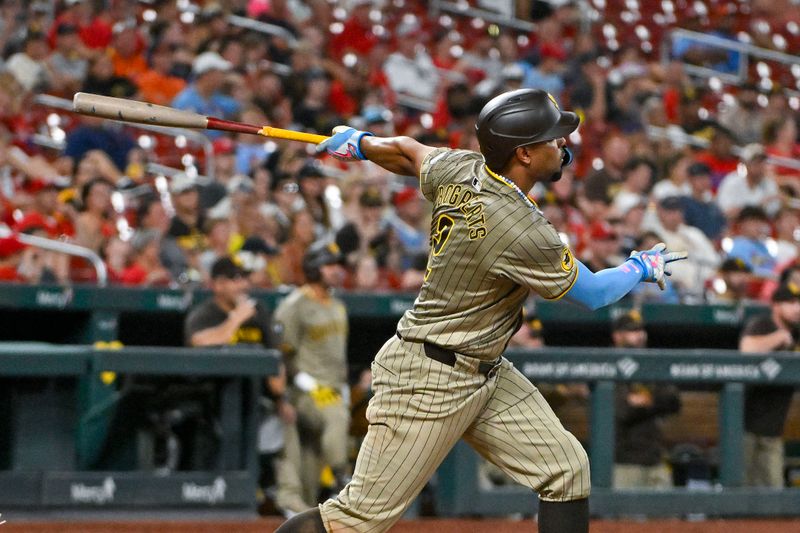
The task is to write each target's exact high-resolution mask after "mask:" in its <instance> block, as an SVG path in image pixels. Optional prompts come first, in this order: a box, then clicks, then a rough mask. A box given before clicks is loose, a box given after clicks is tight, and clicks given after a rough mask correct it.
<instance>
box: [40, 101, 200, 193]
mask: <svg viewBox="0 0 800 533" xmlns="http://www.w3.org/2000/svg"><path fill="white" fill-rule="evenodd" d="M33 101H34V102H35V103H37V104H40V105H44V106H47V107H53V108H55V109H61V110H63V111H69V112H72V113H74V112H75V110H74V109H73V108H72V100H67V99H65V98H59V97H57V96H52V95H49V94H37V95H36V96H34V98H33ZM115 122H119V121H115ZM123 124H125V126H127V127H130V128H136V129H140V130H145V131H152V132H155V133H161V134H163V135H168V136H170V137H179V136H182V137H186V138H187V139H189V140H191V141H192V142H195V143H197V144H199V145H201V146H202V148H203V154H204V155H205V158H206V169H205V170H206V174H207V175H208V176H209V178H211V179H214V145H213V144H212V143H211V139H209V138H208V137H207V136H206V135H204V134H202V133H200V132H199V131H194V130H190V129H184V128H167V127H164V126H154V125H151V124H135V123H131V122H123Z"/></svg>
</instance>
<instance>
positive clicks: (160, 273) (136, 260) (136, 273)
mask: <svg viewBox="0 0 800 533" xmlns="http://www.w3.org/2000/svg"><path fill="white" fill-rule="evenodd" d="M131 247H132V248H133V254H132V262H131V265H130V266H129V267H128V268H126V269H125V270H124V271H123V272H122V276H121V281H122V283H123V284H124V285H139V286H146V285H168V284H169V282H170V281H171V279H172V278H171V276H170V274H169V271H168V270H167V269H166V268H164V265H162V264H161V259H160V258H159V251H160V249H161V236H160V235H159V233H158V232H157V231H155V230H144V231H139V232H137V233H136V234H135V235H134V236H133V239H131Z"/></svg>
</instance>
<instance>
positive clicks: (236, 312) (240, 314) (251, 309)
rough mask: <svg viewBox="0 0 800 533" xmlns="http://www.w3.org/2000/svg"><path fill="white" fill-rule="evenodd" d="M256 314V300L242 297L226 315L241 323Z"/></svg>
mask: <svg viewBox="0 0 800 533" xmlns="http://www.w3.org/2000/svg"><path fill="white" fill-rule="evenodd" d="M255 314H256V301H255V300H253V299H251V298H242V299H241V300H239V301H238V303H237V304H236V307H234V308H233V309H232V310H231V312H230V313H228V316H229V317H231V319H233V320H234V321H236V322H238V323H239V324H243V323H244V322H246V321H247V320H249V319H250V318H252V317H253V315H255Z"/></svg>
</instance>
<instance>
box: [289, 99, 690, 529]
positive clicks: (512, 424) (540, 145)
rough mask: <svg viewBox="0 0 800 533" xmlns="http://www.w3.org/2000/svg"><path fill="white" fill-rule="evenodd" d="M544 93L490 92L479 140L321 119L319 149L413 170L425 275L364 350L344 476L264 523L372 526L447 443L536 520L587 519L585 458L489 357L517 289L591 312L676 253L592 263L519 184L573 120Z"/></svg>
mask: <svg viewBox="0 0 800 533" xmlns="http://www.w3.org/2000/svg"><path fill="white" fill-rule="evenodd" d="M579 122H580V119H579V118H578V116H577V115H576V114H575V113H572V112H568V111H562V110H561V109H560V108H559V106H558V104H557V102H556V100H555V98H553V97H552V96H551V95H550V94H548V93H547V92H545V91H542V90H537V89H521V90H516V91H511V92H507V93H503V94H501V95H499V96H496V97H495V98H493V99H492V100H490V101H489V102H488V103H487V104H486V105H485V106H484V108H483V109H482V110H481V112H480V114H479V116H478V119H477V123H476V128H477V136H478V141H479V144H480V150H481V153H476V152H473V151H469V150H455V149H450V148H445V147H438V148H434V147H431V146H426V145H424V144H421V143H419V142H417V141H416V140H414V139H412V138H409V137H388V138H381V137H376V136H374V135H372V134H370V133H369V132H365V131H358V130H356V129H354V128H350V127H347V126H337V127H336V128H335V129H334V132H333V133H334V134H333V136H332V137H330V138H329V139H327V140H325V141H324V142H322V143H320V144H319V145H318V148H317V149H318V150H319V151H327V152H328V153H329V154H331V155H333V156H335V157H337V158H339V159H342V160H345V161H359V160H370V161H373V162H374V163H376V164H378V165H379V166H381V167H383V168H384V169H386V170H388V171H390V172H393V173H395V174H399V175H405V176H411V175H416V176H419V186H420V189H421V192H422V194H423V195H424V196H425V198H427V199H428V200H429V201H430V202H432V203H433V215H432V216H433V219H432V225H431V251H430V257H429V260H428V265H427V271H426V275H425V280H424V283H423V285H422V288H421V289H420V292H419V296H418V297H417V299H416V301H415V303H414V305H413V307H412V308H411V309H410V310H409V311H406V313H405V314H404V315H403V317H402V318H401V319H400V322H399V324H398V327H397V334H396V335H395V336H393V337H392V338H390V339H389V340H388V341H387V342H386V343H385V344H384V345H383V347H382V348H381V349H380V351H379V352H378V354H377V355H376V357H375V360H374V362H373V363H372V373H373V390H374V393H375V396H374V397H373V398H372V400H371V401H370V404H369V407H368V409H367V419H368V421H369V429H368V432H367V436H366V438H365V439H364V442H363V444H362V446H361V449H360V451H359V455H358V460H357V462H356V466H355V471H354V473H353V478H352V480H351V482H350V483H349V484H348V485H347V486H346V487H345V488H344V489H343V490H342V491H341V492H340V493H339V495H338V496H336V497H335V498H331V499H328V500H327V501H325V502H324V503H323V504H321V505H320V506H319V507H318V508H314V509H310V510H308V511H304V512H303V513H300V514H299V515H297V516H295V517H293V518H292V519H290V520H289V521H287V522H286V523H285V524H283V525H282V526H281V527H280V528H278V530H277V531H278V532H280V533H292V532H293V533H297V532H323V531H370V532H377V531H386V530H388V529H389V528H390V527H391V526H392V525H393V524H394V523H395V522H396V521H397V520H399V519H400V517H401V516H402V514H403V512H404V511H405V510H406V508H407V507H408V506H409V505H410V504H411V503H412V502H413V500H414V498H415V497H416V496H417V494H418V493H419V492H420V490H421V489H422V487H423V486H424V485H425V483H426V482H427V480H428V479H429V478H430V477H431V476H432V475H433V473H434V472H435V470H436V468H437V467H438V466H439V464H440V463H441V462H442V460H443V459H444V458H445V456H446V455H447V453H448V452H449V451H450V449H451V448H452V447H453V446H454V445H455V443H456V442H457V441H458V440H459V439H461V438H463V439H464V440H465V441H466V442H467V443H469V444H470V445H471V446H472V447H473V448H474V449H475V450H476V451H478V453H480V454H481V455H482V456H483V457H484V458H485V459H487V460H488V461H490V462H492V463H494V464H495V465H497V466H498V467H500V468H501V469H502V470H503V471H504V472H506V473H507V474H508V475H509V476H511V477H512V478H513V479H514V480H515V481H516V482H517V483H520V484H522V485H524V486H527V487H530V488H531V489H532V490H534V491H536V493H537V494H538V496H539V517H538V519H539V531H540V532H541V533H556V532H558V533H579V532H586V531H588V528H589V503H588V497H589V491H590V481H589V461H588V457H587V455H586V452H585V450H584V449H583V447H582V446H581V445H580V443H579V442H578V440H577V439H576V438H575V437H574V436H573V435H572V434H571V433H569V432H568V431H567V430H566V429H564V427H563V426H562V424H561V422H559V420H558V418H557V417H556V415H555V414H554V413H553V410H552V409H551V408H550V406H549V405H548V404H547V402H546V401H545V400H544V398H543V397H542V395H541V393H540V392H539V390H538V389H537V388H536V387H535V386H534V385H533V384H532V383H531V382H530V381H528V379H527V378H525V376H524V375H523V374H522V373H521V372H519V370H517V369H516V368H514V366H513V365H512V364H511V363H510V362H509V361H508V360H507V359H505V358H503V356H502V353H503V351H504V350H505V347H506V344H507V343H508V341H509V339H510V338H511V336H512V335H513V334H514V332H515V331H516V330H517V328H519V326H520V323H521V321H522V308H523V304H524V302H525V300H526V298H527V297H528V293H529V291H530V290H533V291H535V292H536V293H537V294H539V295H540V296H542V297H543V298H546V299H549V300H556V299H559V298H562V297H563V298H566V299H567V300H570V301H572V302H576V303H578V304H581V305H583V306H585V307H587V308H590V309H598V308H600V307H602V306H605V305H608V304H610V303H613V302H615V301H617V300H619V299H620V298H622V297H623V296H625V295H626V294H627V293H628V292H629V291H630V290H631V289H633V288H634V287H635V286H636V285H637V284H638V283H640V282H654V283H658V284H659V285H660V286H663V285H664V283H665V279H664V276H665V275H668V274H669V272H668V263H671V262H672V261H677V260H679V259H685V258H686V256H687V254H686V252H672V253H670V252H667V251H666V249H665V246H664V245H663V244H659V245H656V246H655V247H653V248H652V249H650V250H646V251H635V252H633V253H631V255H630V257H629V258H628V259H627V260H626V261H625V262H624V263H623V264H621V265H619V266H617V267H614V268H608V269H605V270H601V271H599V272H597V273H592V272H591V271H589V269H587V268H586V267H585V266H584V265H583V264H582V263H581V262H580V261H577V260H576V259H575V258H574V257H573V254H572V251H571V250H570V248H569V246H567V245H565V244H564V243H563V242H562V241H561V240H560V239H559V236H558V233H557V232H556V230H555V229H554V228H553V226H552V225H551V224H550V223H549V222H548V221H547V219H545V217H544V215H543V214H542V212H541V211H540V210H539V208H538V207H537V206H536V204H535V203H534V202H533V201H532V200H531V199H530V198H529V197H528V195H527V194H526V192H527V191H529V190H530V189H531V188H532V187H533V185H534V184H535V183H537V182H545V183H547V182H550V181H555V180H558V179H559V178H560V176H561V169H562V167H564V166H565V165H568V164H569V163H570V162H571V161H572V154H571V152H570V151H569V149H567V148H566V146H565V145H566V139H565V137H567V136H568V135H569V134H570V133H572V132H573V131H575V129H576V128H577V127H578V124H579Z"/></svg>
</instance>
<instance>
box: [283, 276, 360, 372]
mask: <svg viewBox="0 0 800 533" xmlns="http://www.w3.org/2000/svg"><path fill="white" fill-rule="evenodd" d="M275 320H276V321H277V323H278V324H280V325H281V326H282V328H283V331H282V336H283V342H282V343H283V344H284V345H287V347H290V348H291V349H292V350H293V351H294V352H295V353H294V354H293V356H292V357H291V362H292V370H293V371H295V372H306V373H308V374H310V375H311V376H312V377H313V378H314V379H316V380H317V381H318V382H320V383H321V384H323V385H327V386H330V387H336V388H339V387H341V386H342V385H346V384H347V331H348V327H347V311H346V310H345V307H344V304H343V303H342V302H341V300H338V299H337V298H331V299H330V300H328V301H326V302H321V301H320V300H319V299H318V298H316V297H315V296H314V295H313V293H312V291H311V289H309V288H308V287H300V288H298V289H295V290H294V291H292V292H291V293H290V294H289V295H288V296H287V297H286V298H284V300H283V301H281V303H280V304H279V305H278V308H277V309H276V310H275Z"/></svg>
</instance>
